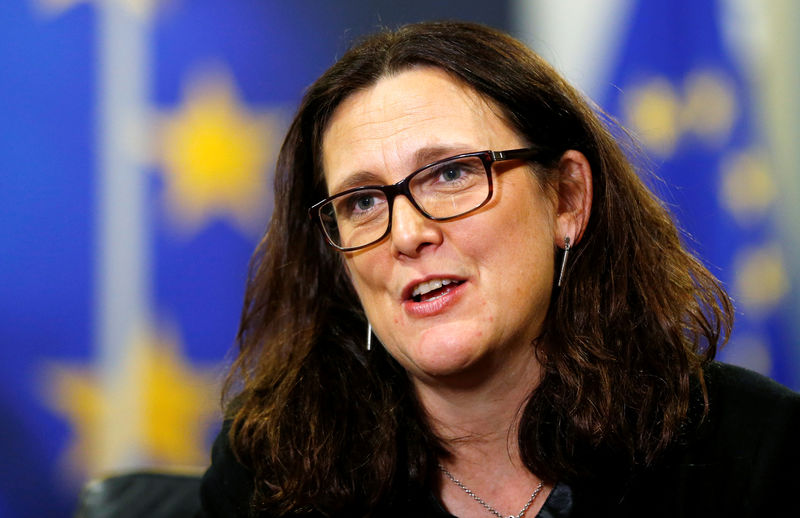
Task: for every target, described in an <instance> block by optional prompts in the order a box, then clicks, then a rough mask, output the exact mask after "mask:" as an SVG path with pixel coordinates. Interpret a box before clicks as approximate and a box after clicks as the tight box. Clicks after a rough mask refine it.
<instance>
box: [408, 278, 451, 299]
mask: <svg viewBox="0 0 800 518" xmlns="http://www.w3.org/2000/svg"><path fill="white" fill-rule="evenodd" d="M451 282H456V281H453V280H450V279H433V280H430V281H427V282H421V283H419V284H417V285H416V286H415V287H414V292H413V293H412V294H411V296H412V297H419V296H420V295H425V294H426V293H428V292H431V291H433V290H438V289H439V288H441V287H442V286H447V285H448V284H450V283H451Z"/></svg>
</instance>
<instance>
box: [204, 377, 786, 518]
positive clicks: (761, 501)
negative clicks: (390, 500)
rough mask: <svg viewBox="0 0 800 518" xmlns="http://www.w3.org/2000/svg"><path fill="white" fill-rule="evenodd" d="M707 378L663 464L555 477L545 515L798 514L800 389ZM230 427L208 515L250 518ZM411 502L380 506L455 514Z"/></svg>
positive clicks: (209, 477)
mask: <svg viewBox="0 0 800 518" xmlns="http://www.w3.org/2000/svg"><path fill="white" fill-rule="evenodd" d="M705 378H706V382H707V386H708V389H709V400H710V410H709V414H708V415H707V416H706V417H705V418H704V419H703V420H702V421H701V424H700V425H699V426H697V427H690V429H689V430H688V431H687V433H686V434H685V435H684V436H683V437H682V439H681V440H679V441H677V442H676V444H674V445H673V446H672V447H671V448H670V449H669V451H668V452H667V453H665V454H664V455H663V456H662V457H661V458H660V460H659V461H658V462H656V463H655V464H654V465H651V466H648V467H646V468H637V469H635V470H633V471H630V470H628V469H627V468H626V469H620V466H617V465H615V463H614V462H613V461H612V462H609V463H608V464H607V465H606V466H605V467H604V468H603V469H601V472H600V473H598V474H597V476H596V477H593V478H592V479H591V480H586V481H583V482H581V483H580V484H572V486H569V485H567V484H564V483H557V484H556V486H555V487H554V489H553V491H552V492H551V493H550V495H549V497H548V499H547V501H546V502H545V505H544V507H543V509H542V510H541V512H540V513H539V515H538V516H539V517H541V518H551V517H553V518H555V517H559V518H582V517H590V516H591V517H598V516H614V517H653V516H656V517H658V516H664V517H714V516H719V517H723V516H724V517H776V516H786V517H794V518H797V517H800V394H797V393H795V392H792V391H790V390H788V389H787V388H785V387H783V386H781V385H779V384H777V383H775V382H774V381H771V380H770V379H768V378H765V377H764V376H761V375H759V374H756V373H754V372H751V371H748V370H745V369H742V368H739V367H733V366H729V365H724V364H720V363H712V364H710V365H709V366H707V367H706V369H705ZM226 430H227V427H226V428H224V429H223V431H222V433H220V435H219V437H218V438H217V440H216V442H215V444H214V449H213V452H212V464H211V467H210V468H209V469H208V471H207V472H206V474H205V476H204V478H203V483H202V488H201V499H202V505H203V513H202V514H201V516H202V517H203V518H212V517H223V516H224V517H247V516H250V514H249V500H250V496H251V493H252V490H253V481H252V477H251V475H250V474H249V472H248V471H247V470H246V469H245V468H244V467H243V466H241V465H240V464H239V463H238V462H237V461H236V459H235V458H234V456H233V453H232V452H231V450H230V447H229V444H228V441H227V437H226ZM405 500H406V501H405V502H404V505H402V506H395V507H394V508H393V509H392V510H391V511H386V512H382V513H379V514H378V513H376V514H377V515H378V516H386V515H387V514H390V515H392V516H423V517H424V516H431V517H441V518H448V517H450V516H451V515H450V514H449V513H447V512H446V511H445V510H444V509H443V508H442V506H441V504H440V503H439V501H438V500H437V499H436V498H435V496H434V495H433V494H432V493H431V492H423V493H421V494H417V495H408V498H406V499H405ZM487 516H488V513H487Z"/></svg>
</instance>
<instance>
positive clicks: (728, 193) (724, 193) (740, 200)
mask: <svg viewBox="0 0 800 518" xmlns="http://www.w3.org/2000/svg"><path fill="white" fill-rule="evenodd" d="M720 173H721V175H720V180H721V182H720V190H719V196H720V201H721V203H722V205H723V206H724V207H725V208H727V209H728V211H730V212H731V213H732V214H733V215H734V217H735V218H736V219H737V221H739V223H741V224H742V225H748V224H752V223H756V222H758V221H761V219H760V217H761V216H764V214H766V212H767V211H768V210H769V208H770V207H771V206H772V204H773V203H774V202H775V200H776V199H777V197H778V188H777V186H776V185H775V181H774V180H773V178H772V174H771V172H770V170H769V165H768V162H767V158H766V157H765V156H764V154H763V153H759V152H758V151H756V150H749V151H741V152H738V153H735V154H730V155H728V156H725V157H724V160H723V162H722V164H721V166H720Z"/></svg>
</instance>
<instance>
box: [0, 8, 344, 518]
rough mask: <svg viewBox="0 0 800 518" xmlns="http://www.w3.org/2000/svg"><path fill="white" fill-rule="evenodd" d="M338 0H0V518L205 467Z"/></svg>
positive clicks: (337, 23)
mask: <svg viewBox="0 0 800 518" xmlns="http://www.w3.org/2000/svg"><path fill="white" fill-rule="evenodd" d="M342 16H343V15H342V13H341V11H340V10H337V9H336V6H334V5H328V3H324V2H319V3H316V5H314V8H313V9H311V8H310V5H309V4H308V3H305V4H304V3H298V4H294V3H286V2H279V1H263V0H240V1H237V2H226V1H224V0H197V1H175V2H157V1H155V0H153V1H148V0H107V1H99V0H98V1H90V0H70V1H67V0H60V1H56V0H30V1H22V0H14V1H3V2H0V20H2V22H3V29H2V31H0V63H2V72H0V92H2V95H0V132H2V143H3V144H2V146H0V163H2V169H3V172H2V177H0V216H2V227H0V229H1V230H0V232H1V233H0V254H2V257H1V259H0V261H1V262H2V268H0V343H2V348H1V349H0V355H2V358H0V384H2V385H1V386H0V398H2V409H3V412H4V418H3V424H2V425H0V426H2V444H0V458H2V459H3V469H2V470H0V516H9V517H11V516H39V517H44V516H68V515H70V514H72V512H73V511H74V506H75V498H76V496H77V494H78V490H79V488H80V485H81V484H82V483H83V482H84V481H85V480H86V479H87V478H89V477H91V476H96V475H102V474H106V473H109V472H113V471H119V470H124V469H129V468H136V467H141V466H147V467H151V466H170V467H185V466H203V465H206V464H207V462H208V451H209V442H210V439H211V438H212V437H213V435H214V434H215V432H216V429H217V427H218V422H219V418H220V415H219V407H220V403H219V385H220V384H219V382H220V380H221V377H222V376H223V373H224V371H225V365H224V362H223V361H222V359H223V358H224V357H225V355H226V353H227V352H228V351H229V349H230V347H231V345H232V343H233V339H234V333H235V331H236V327H237V323H238V314H239V309H240V307H241V300H242V290H243V287H244V281H245V276H246V269H247V262H248V259H249V256H250V254H251V252H252V250H253V248H254V246H255V244H256V242H257V241H258V239H259V238H260V235H261V233H262V231H263V228H264V226H265V223H266V221H267V219H268V216H269V213H270V209H271V204H272V201H271V198H270V197H271V174H272V165H273V163H274V161H275V157H276V152H277V148H278V146H279V144H280V139H281V137H282V133H283V132H284V130H285V126H286V124H287V119H288V117H290V116H291V114H292V112H293V110H294V107H295V105H296V103H297V101H298V100H299V97H300V95H301V93H302V91H303V89H304V88H305V86H306V85H308V84H310V83H311V81H312V80H313V78H315V77H316V76H317V75H319V74H320V73H321V72H322V71H323V70H324V69H325V68H326V67H327V66H328V65H329V64H330V62H331V60H332V59H333V57H334V55H335V54H336V52H337V50H338V49H343V48H344V47H345V40H344V38H343V37H342V34H343V32H344V31H343V29H342V27H343V26H344V25H345V22H344V20H342Z"/></svg>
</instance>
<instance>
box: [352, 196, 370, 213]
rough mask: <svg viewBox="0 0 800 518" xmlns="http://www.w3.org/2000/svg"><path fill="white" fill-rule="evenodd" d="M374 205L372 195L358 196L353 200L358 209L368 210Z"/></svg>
mask: <svg viewBox="0 0 800 518" xmlns="http://www.w3.org/2000/svg"><path fill="white" fill-rule="evenodd" d="M374 205H375V198H374V197H373V196H359V197H358V198H356V200H355V207H356V209H358V210H369V209H370V208H372V207H373V206H374Z"/></svg>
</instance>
